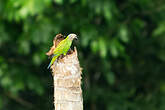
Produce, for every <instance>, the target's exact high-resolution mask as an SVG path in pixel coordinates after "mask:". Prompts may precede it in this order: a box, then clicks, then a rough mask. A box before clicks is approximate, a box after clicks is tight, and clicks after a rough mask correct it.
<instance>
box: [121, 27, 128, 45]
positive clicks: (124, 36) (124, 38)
mask: <svg viewBox="0 0 165 110" xmlns="http://www.w3.org/2000/svg"><path fill="white" fill-rule="evenodd" d="M119 37H120V39H121V40H122V41H123V42H125V43H128V41H129V38H128V30H127V28H126V26H121V27H120V29H119Z"/></svg>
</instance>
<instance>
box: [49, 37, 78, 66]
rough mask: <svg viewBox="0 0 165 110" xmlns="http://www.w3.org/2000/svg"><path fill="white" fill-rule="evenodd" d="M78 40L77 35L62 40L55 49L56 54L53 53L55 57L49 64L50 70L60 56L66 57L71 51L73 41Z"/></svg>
mask: <svg viewBox="0 0 165 110" xmlns="http://www.w3.org/2000/svg"><path fill="white" fill-rule="evenodd" d="M74 38H76V39H77V35H76V34H69V35H68V36H67V37H66V38H65V39H64V40H62V41H61V42H60V43H59V44H58V45H57V47H56V48H55V50H54V52H53V57H52V60H51V62H50V63H49V66H48V69H49V68H50V66H51V65H52V64H53V63H54V62H55V61H56V59H57V58H58V57H59V56H60V55H62V54H63V55H66V54H67V52H68V51H69V49H70V46H71V45H72V41H73V39H74Z"/></svg>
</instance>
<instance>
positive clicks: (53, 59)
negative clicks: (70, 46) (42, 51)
mask: <svg viewBox="0 0 165 110" xmlns="http://www.w3.org/2000/svg"><path fill="white" fill-rule="evenodd" d="M57 58H58V56H57V55H55V56H54V57H53V58H52V60H51V62H50V63H49V65H48V67H47V68H48V69H49V68H50V66H51V65H52V64H53V63H54V62H56V59H57Z"/></svg>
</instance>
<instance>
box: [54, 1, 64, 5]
mask: <svg viewBox="0 0 165 110" xmlns="http://www.w3.org/2000/svg"><path fill="white" fill-rule="evenodd" d="M54 2H55V3H57V4H59V5H62V4H63V0H54Z"/></svg>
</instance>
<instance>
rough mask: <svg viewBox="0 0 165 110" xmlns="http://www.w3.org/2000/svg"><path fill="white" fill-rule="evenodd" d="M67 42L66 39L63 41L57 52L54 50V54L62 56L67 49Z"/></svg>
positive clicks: (56, 49)
mask: <svg viewBox="0 0 165 110" xmlns="http://www.w3.org/2000/svg"><path fill="white" fill-rule="evenodd" d="M66 43H67V42H66V40H65V39H64V40H62V41H61V42H60V43H59V44H58V45H57V47H56V48H55V50H54V54H57V55H59V54H60V55H61V54H62V53H63V50H64V49H65V47H66Z"/></svg>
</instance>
